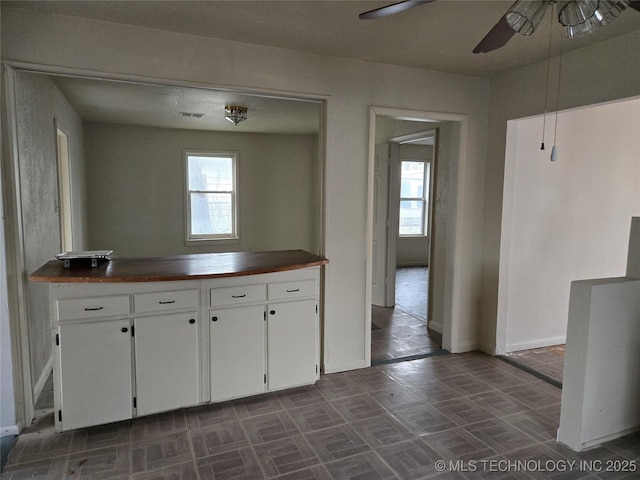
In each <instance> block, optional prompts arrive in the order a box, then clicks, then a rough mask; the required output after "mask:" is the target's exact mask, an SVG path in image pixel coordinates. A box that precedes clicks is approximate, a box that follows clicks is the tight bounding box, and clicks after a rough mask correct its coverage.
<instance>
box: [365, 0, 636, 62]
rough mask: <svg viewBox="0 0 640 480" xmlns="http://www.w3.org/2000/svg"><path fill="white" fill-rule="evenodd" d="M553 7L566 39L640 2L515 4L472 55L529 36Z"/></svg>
mask: <svg viewBox="0 0 640 480" xmlns="http://www.w3.org/2000/svg"><path fill="white" fill-rule="evenodd" d="M434 1H435V0H405V1H403V2H398V3H394V4H391V5H387V6H386V7H381V8H376V9H374V10H370V11H368V12H364V13H361V14H360V15H359V18H361V19H374V18H380V17H386V16H387V15H393V14H396V13H400V12H403V11H405V10H408V9H410V8H413V7H417V6H419V5H423V4H425V3H431V2H434ZM553 3H557V4H558V21H559V22H560V23H561V24H562V25H563V26H564V29H565V33H566V35H567V37H569V38H574V37H581V36H586V35H589V34H590V33H591V32H593V30H594V29H596V28H597V27H599V26H603V25H606V24H608V23H611V22H612V21H613V19H614V18H615V17H617V16H618V15H619V14H620V12H622V11H623V10H624V9H625V8H626V7H631V8H633V9H635V10H637V11H639V12H640V0H635V1H634V0H617V1H615V0H578V1H575V0H573V1H561V0H557V1H556V0H549V1H535V0H517V1H516V2H515V3H514V4H513V5H511V7H510V8H509V10H507V13H505V14H504V15H503V16H502V18H500V20H499V21H498V23H496V24H495V25H494V27H493V28H492V29H491V30H489V33H487V35H485V37H484V38H483V39H482V40H481V41H480V43H479V44H478V45H477V46H476V48H474V49H473V53H487V52H491V51H492V50H497V49H498V48H500V47H503V46H504V45H506V43H507V42H508V41H509V40H510V39H511V37H513V35H514V34H515V33H516V32H517V33H520V34H522V35H531V34H532V33H533V32H534V30H535V29H536V28H537V27H538V25H539V24H540V22H541V21H542V19H543V17H544V16H545V13H546V11H547V9H548V7H549V6H550V5H551V4H553Z"/></svg>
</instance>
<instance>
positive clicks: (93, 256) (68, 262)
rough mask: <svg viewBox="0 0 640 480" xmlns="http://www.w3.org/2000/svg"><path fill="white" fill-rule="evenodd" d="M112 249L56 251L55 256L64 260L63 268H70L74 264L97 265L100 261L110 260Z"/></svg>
mask: <svg viewBox="0 0 640 480" xmlns="http://www.w3.org/2000/svg"><path fill="white" fill-rule="evenodd" d="M112 255H113V250H83V251H76V252H64V253H58V254H57V255H56V258H57V259H58V260H60V261H62V262H64V268H70V267H71V266H72V265H76V264H82V265H85V264H89V263H90V264H91V266H92V267H97V266H98V263H100V262H108V261H109V260H111V256H112Z"/></svg>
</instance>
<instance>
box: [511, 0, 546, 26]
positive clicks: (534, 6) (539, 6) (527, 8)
mask: <svg viewBox="0 0 640 480" xmlns="http://www.w3.org/2000/svg"><path fill="white" fill-rule="evenodd" d="M548 6H549V3H548V2H532V1H530V0H529V1H528V0H518V1H516V2H515V3H514V4H513V5H511V7H510V8H509V10H508V11H507V13H506V14H505V19H506V21H507V23H508V24H509V26H510V27H511V28H512V29H513V30H515V31H516V32H518V33H519V34H521V35H531V34H532V33H533V32H534V31H535V30H536V28H538V25H540V22H541V21H542V19H543V18H544V14H545V13H546V11H547V7H548Z"/></svg>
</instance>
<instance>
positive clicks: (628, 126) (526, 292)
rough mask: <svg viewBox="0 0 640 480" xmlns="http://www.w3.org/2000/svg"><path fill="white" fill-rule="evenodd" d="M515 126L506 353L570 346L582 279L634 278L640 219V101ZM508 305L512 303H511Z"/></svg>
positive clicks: (507, 201)
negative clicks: (631, 260)
mask: <svg viewBox="0 0 640 480" xmlns="http://www.w3.org/2000/svg"><path fill="white" fill-rule="evenodd" d="M542 126H543V118H542V117H533V118H527V119H521V120H514V121H512V122H510V123H509V130H508V132H509V133H508V138H507V152H508V153H507V158H506V166H505V187H504V188H505V193H504V197H503V217H502V218H503V228H502V240H501V249H502V255H501V270H500V278H501V282H500V290H499V295H500V297H501V298H500V303H501V305H503V306H504V308H502V309H500V310H499V311H498V315H499V318H502V319H503V321H504V322H505V323H506V325H507V343H506V349H507V351H513V350H523V349H527V348H536V347H542V346H547V345H555V344H560V343H564V342H565V335H566V327H567V315H568V311H569V291H570V285H571V282H572V281H573V280H580V279H585V278H605V277H616V276H620V275H624V274H625V269H626V264H627V245H628V242H629V224H630V218H631V217H632V216H633V215H638V214H640V136H639V135H638V132H640V99H636V100H629V101H622V102H615V103H607V104H603V105H597V106H593V107H588V108H580V109H575V110H569V111H564V112H560V114H559V116H558V129H557V142H556V145H557V148H558V160H557V161H556V162H551V161H550V160H549V155H550V151H551V145H552V144H553V134H554V126H555V116H554V115H549V116H548V117H547V128H546V130H547V131H546V135H545V136H546V145H547V149H546V150H540V142H541V138H542ZM504 297H506V298H504Z"/></svg>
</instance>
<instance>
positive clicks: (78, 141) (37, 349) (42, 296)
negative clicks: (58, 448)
mask: <svg viewBox="0 0 640 480" xmlns="http://www.w3.org/2000/svg"><path fill="white" fill-rule="evenodd" d="M16 110H17V111H16V117H17V129H18V152H19V159H20V161H19V170H20V172H19V174H20V194H21V202H22V226H23V236H24V237H23V243H24V252H25V258H24V267H25V272H22V275H23V278H26V277H27V276H28V275H29V274H30V273H32V272H34V271H35V270H36V269H38V268H39V267H40V266H42V265H43V264H44V263H45V262H48V261H49V260H53V259H54V258H55V254H56V253H59V252H60V248H61V245H60V220H59V213H58V211H57V204H58V187H57V182H58V177H57V163H56V140H55V139H56V132H55V128H54V119H57V120H59V121H60V122H61V123H62V124H63V125H64V126H65V128H66V133H67V134H68V136H69V159H70V163H71V164H72V165H73V168H76V170H77V171H80V172H81V171H82V164H83V161H84V156H83V141H82V121H81V120H80V117H79V116H78V115H77V113H76V112H75V111H74V110H73V108H72V107H71V105H70V104H69V103H68V102H67V101H66V99H65V98H64V96H63V95H62V93H61V92H60V91H59V90H58V88H57V87H56V86H55V85H54V84H53V82H51V80H49V79H48V78H47V77H46V76H44V75H33V74H29V73H24V72H18V73H17V75H16ZM73 195H74V200H75V201H74V208H73V209H72V218H73V225H74V234H75V236H76V238H77V239H78V240H79V241H78V242H77V243H76V245H77V247H78V248H83V245H84V239H83V233H82V232H84V223H83V215H84V210H83V206H84V203H83V202H82V201H81V199H82V197H83V195H84V185H83V183H82V181H78V182H77V184H76V187H75V188H74V189H73ZM27 302H28V312H29V315H28V332H29V346H30V352H29V353H30V360H31V378H32V385H31V388H32V391H33V395H34V400H37V396H38V395H39V393H40V391H41V390H42V387H43V386H44V383H45V382H46V380H47V376H48V373H49V371H50V370H51V361H52V360H51V359H52V350H51V333H50V331H51V330H50V323H49V302H48V287H47V285H46V284H40V283H38V284H36V283H28V284H27Z"/></svg>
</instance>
